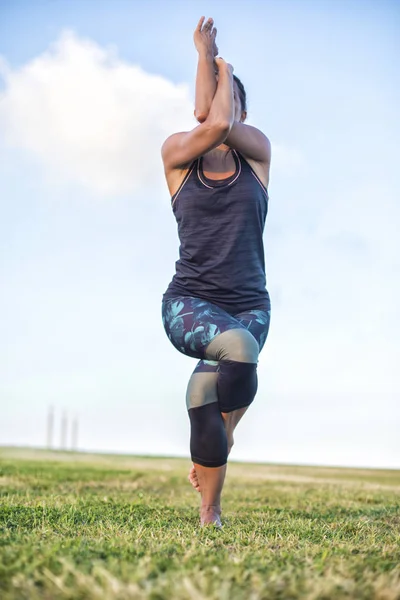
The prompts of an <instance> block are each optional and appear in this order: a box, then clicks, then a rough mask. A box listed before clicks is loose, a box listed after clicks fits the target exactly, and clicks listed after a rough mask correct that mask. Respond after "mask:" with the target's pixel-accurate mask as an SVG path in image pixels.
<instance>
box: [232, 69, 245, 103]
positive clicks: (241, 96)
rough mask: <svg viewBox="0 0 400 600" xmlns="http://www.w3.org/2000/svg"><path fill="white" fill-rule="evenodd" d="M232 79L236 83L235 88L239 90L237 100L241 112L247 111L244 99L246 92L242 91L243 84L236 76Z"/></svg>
mask: <svg viewBox="0 0 400 600" xmlns="http://www.w3.org/2000/svg"><path fill="white" fill-rule="evenodd" d="M233 79H234V80H235V81H236V83H237V86H238V88H239V98H240V106H241V108H242V111H243V110H245V111H247V99H246V90H245V89H244V86H243V83H242V82H241V81H240V79H239V77H237V76H236V75H234V76H233Z"/></svg>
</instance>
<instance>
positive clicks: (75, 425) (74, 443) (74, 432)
mask: <svg viewBox="0 0 400 600" xmlns="http://www.w3.org/2000/svg"><path fill="white" fill-rule="evenodd" d="M77 449H78V417H75V418H74V420H73V421H72V432H71V450H77Z"/></svg>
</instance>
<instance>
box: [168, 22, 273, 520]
mask: <svg viewBox="0 0 400 600" xmlns="http://www.w3.org/2000/svg"><path fill="white" fill-rule="evenodd" d="M204 20H205V19H204V17H202V18H201V19H200V21H199V24H198V26H197V28H196V30H195V34H194V41H195V45H196V48H197V50H198V67H197V76H196V100H195V102H196V106H195V116H196V118H197V120H198V122H199V125H198V126H197V127H195V128H194V129H192V130H191V131H188V132H181V133H175V134H173V135H171V136H170V137H169V138H168V139H167V140H166V141H165V142H164V144H163V147H162V158H163V162H164V169H165V176H166V180H167V185H168V188H169V191H170V194H171V202H172V210H173V212H174V215H175V218H176V220H177V224H178V236H179V240H180V248H179V260H178V261H177V262H176V273H175V275H174V276H173V278H172V281H171V283H170V284H169V285H168V288H167V290H166V291H165V293H164V295H163V299H162V319H163V325H164V329H165V331H166V334H167V336H168V338H169V340H170V341H171V343H172V344H173V346H174V347H175V348H176V349H177V350H178V351H179V352H182V353H183V354H185V355H187V356H191V357H193V358H196V359H199V362H198V363H197V365H196V367H195V369H194V371H193V374H192V376H191V378H190V380H189V383H188V387H187V393H186V403H187V409H188V414H189V419H190V427H191V435H190V452H191V458H192V461H193V467H192V468H191V470H190V473H189V480H190V482H191V483H192V485H193V487H194V488H195V489H197V490H198V491H199V492H200V494H201V507H200V522H201V524H202V525H204V524H206V523H213V524H214V525H216V526H221V492H222V487H223V484H224V479H225V474H226V467H227V459H228V454H229V452H230V450H231V448H232V445H233V431H234V429H235V427H236V425H237V424H238V422H239V421H240V419H241V418H242V416H243V415H244V413H245V412H246V410H247V408H248V407H249V405H250V404H251V402H252V401H253V399H254V397H255V395H256V391H257V363H258V356H259V353H260V351H261V350H262V348H263V346H264V344H265V341H266V339H267V335H268V329H269V323H270V313H271V305H270V299H269V294H268V292H267V289H266V276H265V263H264V246H263V239H262V236H263V231H264V225H265V219H266V216H267V210H268V192H267V187H268V179H269V165H270V160H271V149H270V143H269V141H268V139H267V138H266V136H265V135H264V134H263V133H262V132H261V131H259V130H258V129H256V128H255V127H251V126H249V125H245V124H244V121H245V119H246V115H247V112H246V110H247V107H246V93H245V90H244V87H243V85H242V83H241V82H240V80H239V79H238V78H237V77H236V76H235V75H233V68H232V66H231V65H230V64H228V63H226V62H225V61H224V60H223V59H222V58H216V55H217V53H218V50H217V47H216V44H215V36H216V29H215V28H214V26H213V25H214V23H213V20H212V19H208V20H207V22H206V23H204Z"/></svg>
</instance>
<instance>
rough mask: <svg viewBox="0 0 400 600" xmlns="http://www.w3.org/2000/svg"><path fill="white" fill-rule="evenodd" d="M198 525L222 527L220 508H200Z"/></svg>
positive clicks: (213, 506)
mask: <svg viewBox="0 0 400 600" xmlns="http://www.w3.org/2000/svg"><path fill="white" fill-rule="evenodd" d="M200 525H201V526H202V527H204V526H205V525H214V527H222V523H221V507H220V506H217V505H211V506H202V507H201V508H200Z"/></svg>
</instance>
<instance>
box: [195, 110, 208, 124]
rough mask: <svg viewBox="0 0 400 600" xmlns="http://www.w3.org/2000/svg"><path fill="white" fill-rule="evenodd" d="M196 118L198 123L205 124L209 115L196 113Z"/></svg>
mask: <svg viewBox="0 0 400 600" xmlns="http://www.w3.org/2000/svg"><path fill="white" fill-rule="evenodd" d="M194 116H195V117H196V120H197V122H198V123H204V121H205V120H206V119H207V117H208V114H207V113H205V112H200V111H195V113H194Z"/></svg>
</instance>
